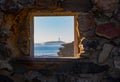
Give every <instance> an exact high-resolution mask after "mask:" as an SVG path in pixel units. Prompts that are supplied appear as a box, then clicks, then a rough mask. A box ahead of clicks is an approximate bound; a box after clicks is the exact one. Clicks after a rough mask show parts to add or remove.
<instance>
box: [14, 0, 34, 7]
mask: <svg viewBox="0 0 120 82" xmlns="http://www.w3.org/2000/svg"><path fill="white" fill-rule="evenodd" d="M14 1H15V2H16V3H17V4H18V5H19V6H23V7H28V6H30V5H31V4H33V3H34V0H14Z"/></svg>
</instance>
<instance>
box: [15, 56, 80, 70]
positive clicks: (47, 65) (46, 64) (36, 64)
mask: <svg viewBox="0 0 120 82" xmlns="http://www.w3.org/2000/svg"><path fill="white" fill-rule="evenodd" d="M15 60H16V63H17V64H18V65H21V66H23V67H25V68H27V69H39V70H40V69H53V68H58V67H60V66H63V65H65V64H69V63H72V62H75V61H78V60H79V58H77V57H64V58H63V57H60V58H32V57H22V58H15Z"/></svg>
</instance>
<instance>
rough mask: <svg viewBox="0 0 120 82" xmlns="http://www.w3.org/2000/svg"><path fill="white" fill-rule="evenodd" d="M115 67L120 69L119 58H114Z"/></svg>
mask: <svg viewBox="0 0 120 82" xmlns="http://www.w3.org/2000/svg"><path fill="white" fill-rule="evenodd" d="M114 65H115V68H118V69H120V60H114Z"/></svg>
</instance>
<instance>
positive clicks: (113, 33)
mask: <svg viewBox="0 0 120 82" xmlns="http://www.w3.org/2000/svg"><path fill="white" fill-rule="evenodd" d="M95 33H96V34H97V35H99V36H103V37H105V38H108V39H113V38H115V37H118V36H119V35H120V31H119V29H117V28H116V27H114V26H113V25H112V24H111V23H106V24H100V25H98V26H97V28H96V32H95Z"/></svg>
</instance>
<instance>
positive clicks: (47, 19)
mask: <svg viewBox="0 0 120 82" xmlns="http://www.w3.org/2000/svg"><path fill="white" fill-rule="evenodd" d="M73 56H74V16H34V57H40V58H58V57H73Z"/></svg>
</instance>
